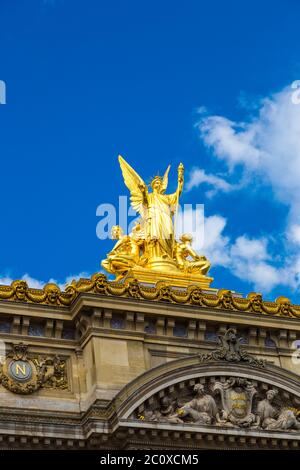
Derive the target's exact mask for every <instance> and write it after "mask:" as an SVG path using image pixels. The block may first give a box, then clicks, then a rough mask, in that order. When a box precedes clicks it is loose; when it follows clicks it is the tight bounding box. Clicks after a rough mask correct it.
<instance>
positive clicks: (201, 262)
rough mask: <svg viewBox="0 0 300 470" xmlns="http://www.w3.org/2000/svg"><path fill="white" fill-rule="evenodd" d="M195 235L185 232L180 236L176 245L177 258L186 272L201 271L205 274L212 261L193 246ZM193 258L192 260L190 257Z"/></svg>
mask: <svg viewBox="0 0 300 470" xmlns="http://www.w3.org/2000/svg"><path fill="white" fill-rule="evenodd" d="M192 241H193V237H192V236H191V235H190V234H188V233H184V234H183V235H181V237H180V242H177V243H176V246H175V259H176V262H177V264H178V267H179V268H180V269H181V270H182V271H184V272H186V273H201V274H203V275H205V274H206V273H207V272H208V270H209V268H210V262H209V261H208V260H207V259H206V258H205V256H199V255H198V253H196V251H195V250H194V249H193V248H192ZM188 258H192V260H190V259H188Z"/></svg>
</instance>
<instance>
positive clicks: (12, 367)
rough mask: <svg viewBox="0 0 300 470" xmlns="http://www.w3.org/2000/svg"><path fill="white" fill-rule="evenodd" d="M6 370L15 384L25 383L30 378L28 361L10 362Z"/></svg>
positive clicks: (30, 371)
mask: <svg viewBox="0 0 300 470" xmlns="http://www.w3.org/2000/svg"><path fill="white" fill-rule="evenodd" d="M8 370H9V375H10V376H11V377H12V378H13V379H14V380H16V381H17V382H27V381H28V380H30V379H31V376H32V366H31V364H30V362H28V361H22V360H18V361H12V362H11V363H10V364H9V368H8Z"/></svg>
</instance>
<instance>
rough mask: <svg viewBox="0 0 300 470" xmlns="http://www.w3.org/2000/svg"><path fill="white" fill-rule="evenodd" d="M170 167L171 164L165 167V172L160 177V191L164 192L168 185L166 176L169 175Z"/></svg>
mask: <svg viewBox="0 0 300 470" xmlns="http://www.w3.org/2000/svg"><path fill="white" fill-rule="evenodd" d="M170 168H171V165H169V166H168V168H167V169H166V172H165V174H164V176H163V179H162V188H161V189H162V193H164V192H165V191H166V189H167V187H168V176H169V171H170Z"/></svg>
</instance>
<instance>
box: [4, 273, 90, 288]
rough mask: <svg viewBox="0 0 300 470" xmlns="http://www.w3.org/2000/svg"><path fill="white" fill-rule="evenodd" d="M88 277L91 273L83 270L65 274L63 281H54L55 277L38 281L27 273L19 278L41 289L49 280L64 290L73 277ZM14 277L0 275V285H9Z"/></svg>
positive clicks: (76, 278)
mask: <svg viewBox="0 0 300 470" xmlns="http://www.w3.org/2000/svg"><path fill="white" fill-rule="evenodd" d="M81 277H82V278H90V277H91V274H89V273H87V272H85V271H83V272H81V273H79V274H74V275H70V276H67V277H66V279H65V280H64V281H63V282H58V281H56V280H55V279H52V278H51V279H49V280H48V281H40V280H38V279H35V278H33V277H31V276H29V274H27V273H26V274H24V275H23V276H22V277H21V278H20V279H22V280H24V281H26V282H27V284H28V286H29V287H31V288H33V289H43V287H44V286H45V285H46V284H48V283H49V282H53V283H54V284H57V285H58V286H59V287H60V289H61V290H64V288H65V286H66V285H67V284H70V283H71V282H72V280H73V279H75V280H78V279H80V278H81ZM13 280H14V279H12V278H11V277H10V276H1V277H0V285H6V286H7V285H8V286H9V285H10V284H11V283H12V282H13Z"/></svg>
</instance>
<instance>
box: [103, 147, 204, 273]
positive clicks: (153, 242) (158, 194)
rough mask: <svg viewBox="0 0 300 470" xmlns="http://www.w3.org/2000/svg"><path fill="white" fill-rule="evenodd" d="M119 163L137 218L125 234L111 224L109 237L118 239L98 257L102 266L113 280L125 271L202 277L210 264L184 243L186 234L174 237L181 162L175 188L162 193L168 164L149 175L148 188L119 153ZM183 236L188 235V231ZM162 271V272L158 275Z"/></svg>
mask: <svg viewBox="0 0 300 470" xmlns="http://www.w3.org/2000/svg"><path fill="white" fill-rule="evenodd" d="M119 163H120V167H121V171H122V175H123V178H124V182H125V185H126V186H127V188H128V189H129V191H130V202H131V206H132V207H133V209H134V210H135V211H136V212H137V213H138V214H139V215H140V219H139V221H138V223H137V224H136V226H135V227H134V229H133V230H132V232H131V233H130V234H129V235H125V236H124V235H123V234H122V229H121V228H120V227H118V226H114V227H113V229H112V238H114V239H117V240H118V241H117V243H116V245H115V247H114V249H113V250H112V251H111V252H110V253H109V254H108V255H107V259H106V260H104V261H102V267H103V268H105V269H106V270H107V271H108V272H109V273H114V274H115V275H116V277H117V280H120V279H122V278H123V277H124V276H126V275H127V274H128V273H129V272H133V274H134V275H135V274H136V273H138V275H139V276H140V277H143V278H144V279H146V278H147V275H146V274H148V275H149V273H152V274H153V275H154V277H155V280H159V279H165V278H166V277H168V276H169V277H170V276H172V277H173V278H174V276H175V277H176V276H177V277H179V278H180V277H182V275H183V274H185V275H187V274H189V276H191V275H192V274H196V275H197V274H198V275H200V276H202V277H203V276H204V275H205V274H206V272H207V271H208V269H209V267H210V264H209V262H208V260H207V259H206V258H205V257H204V256H201V257H200V256H199V255H197V253H196V252H195V251H194V250H192V248H191V247H189V246H188V243H189V242H191V239H189V242H188V241H187V239H186V238H185V239H184V242H183V241H182V242H177V241H176V239H175V227H174V225H175V221H174V219H175V217H176V212H177V209H178V204H179V197H180V195H181V193H182V189H183V182H184V166H183V164H182V163H180V164H179V166H178V177H177V189H176V191H175V192H174V193H173V194H166V190H167V187H168V176H169V171H170V165H169V166H168V168H167V170H166V172H165V174H164V176H163V177H161V176H155V177H154V178H153V179H152V181H151V183H150V185H149V186H150V187H151V191H150V188H148V186H147V185H146V183H145V182H144V181H143V179H142V178H141V177H140V176H139V175H138V173H137V172H136V171H135V170H134V169H133V168H132V167H131V166H130V165H129V164H128V163H127V162H126V161H125V160H124V158H123V157H121V156H120V155H119ZM183 236H184V237H189V235H188V234H184V235H183ZM181 239H182V238H181ZM158 273H159V274H158ZM163 273H164V275H165V276H163V277H161V276H162V274H163ZM139 276H138V277H139ZM145 276H146V277H145ZM150 277H151V276H150ZM152 277H153V276H152ZM148 278H149V276H148ZM208 279H211V278H208Z"/></svg>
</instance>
